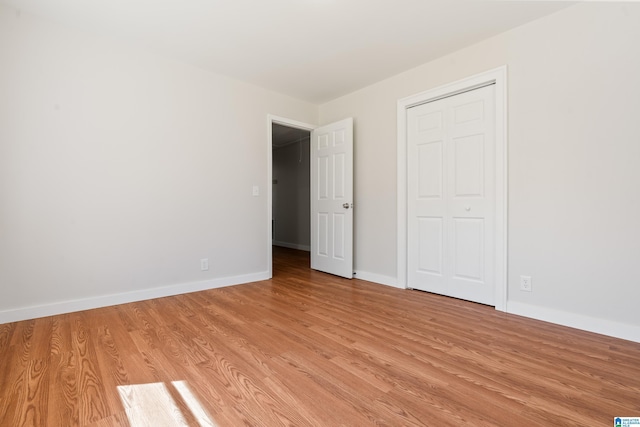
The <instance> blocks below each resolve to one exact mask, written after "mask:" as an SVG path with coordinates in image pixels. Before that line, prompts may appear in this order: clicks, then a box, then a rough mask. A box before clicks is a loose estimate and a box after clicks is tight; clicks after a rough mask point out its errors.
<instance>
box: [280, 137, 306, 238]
mask: <svg viewBox="0 0 640 427" xmlns="http://www.w3.org/2000/svg"><path fill="white" fill-rule="evenodd" d="M310 178H311V176H310V159H309V138H308V137H307V138H306V139H303V140H301V141H300V142H295V143H293V144H289V145H285V146H284V147H281V148H277V149H275V150H273V179H274V180H277V184H274V185H273V218H274V219H275V238H274V242H273V243H274V244H275V245H279V246H285V247H289V248H293V249H301V250H310V245H311V212H310V210H311V202H310V197H311V194H310V189H311V187H310Z"/></svg>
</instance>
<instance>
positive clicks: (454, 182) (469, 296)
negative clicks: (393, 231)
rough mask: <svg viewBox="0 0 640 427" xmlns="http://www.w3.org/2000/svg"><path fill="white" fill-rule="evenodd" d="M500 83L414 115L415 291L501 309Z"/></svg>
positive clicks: (411, 221)
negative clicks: (497, 295)
mask: <svg viewBox="0 0 640 427" xmlns="http://www.w3.org/2000/svg"><path fill="white" fill-rule="evenodd" d="M494 117H495V94H494V85H489V86H485V87H482V88H478V89H474V90H471V91H468V92H464V93H460V94H457V95H453V96H449V97H446V98H442V99H439V100H436V101H433V102H429V103H426V104H422V105H419V106H416V107H412V108H410V109H409V111H408V122H407V126H408V129H407V132H408V147H407V150H408V160H407V162H408V163H407V177H408V186H407V197H408V206H407V208H408V218H407V220H408V236H407V245H408V247H407V250H408V260H407V261H408V271H407V279H408V287H409V288H413V289H421V290H424V291H428V292H433V293H437V294H442V295H448V296H452V297H455V298H461V299H465V300H469V301H475V302H479V303H483V304H489V305H493V304H494V286H495V283H494V281H495V274H496V272H495V271H494V265H495V263H494V259H493V257H494V253H495V251H494V245H495V232H496V230H495V212H494V211H495V176H494V173H495V172H494V171H495V166H494V161H495V160H494V159H495V153H494V150H495V129H494V127H495V118H494Z"/></svg>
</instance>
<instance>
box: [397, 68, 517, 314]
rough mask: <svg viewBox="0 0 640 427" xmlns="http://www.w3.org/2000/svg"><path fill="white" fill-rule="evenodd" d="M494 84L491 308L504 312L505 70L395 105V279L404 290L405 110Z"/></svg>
mask: <svg viewBox="0 0 640 427" xmlns="http://www.w3.org/2000/svg"><path fill="white" fill-rule="evenodd" d="M491 83H494V84H495V108H496V111H495V120H496V123H495V144H496V146H495V156H496V158H495V195H496V201H495V204H496V205H495V215H496V219H495V221H496V223H495V225H496V227H495V233H496V234H495V258H494V259H495V266H494V268H495V287H494V289H495V298H494V303H495V308H496V310H499V311H506V309H507V231H508V230H507V179H508V176H507V67H506V66H502V67H499V68H495V69H493V70H489V71H486V72H484V73H480V74H476V75H474V76H470V77H467V78H464V79H462V80H458V81H455V82H452V83H449V84H445V85H443V86H439V87H437V88H434V89H430V90H427V91H425V92H421V93H418V94H416V95H412V96H409V97H406V98H402V99H400V100H399V101H398V105H397V123H398V140H397V144H398V145H397V162H398V164H397V171H398V175H397V179H398V181H397V182H398V189H397V191H398V197H397V213H398V224H397V236H398V240H397V254H398V255H397V275H398V286H399V287H403V288H406V287H407V259H408V258H407V257H408V249H407V215H408V211H407V137H408V135H407V110H408V109H409V108H411V107H414V106H417V105H420V104H424V103H427V102H430V101H435V100H438V99H441V98H445V97H448V96H452V95H455V94H457V93H461V92H466V91H469V90H472V89H475V88H477V87H481V86H485V85H487V84H491Z"/></svg>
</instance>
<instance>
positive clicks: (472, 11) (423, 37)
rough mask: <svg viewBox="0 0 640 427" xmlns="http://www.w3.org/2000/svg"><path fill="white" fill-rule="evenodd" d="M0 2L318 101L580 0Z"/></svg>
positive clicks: (123, 0)
mask: <svg viewBox="0 0 640 427" xmlns="http://www.w3.org/2000/svg"><path fill="white" fill-rule="evenodd" d="M0 3H1V4H5V5H8V6H10V7H12V8H15V9H17V10H19V11H20V12H27V13H33V14H36V15H40V16H43V17H45V18H47V19H50V20H53V21H57V22H59V23H62V24H64V25H67V26H71V27H75V28H78V29H81V30H85V31H90V32H93V33H97V34H99V35H102V36H105V35H106V36H109V37H114V38H116V39H119V40H121V41H125V42H126V43H128V44H135V45H137V46H140V47H142V48H144V49H149V50H151V51H154V52H156V53H160V54H162V55H168V56H171V57H173V58H176V59H179V60H182V61H185V62H188V63H191V64H194V65H196V66H199V67H202V68H205V69H208V70H211V71H214V72H216V73H219V74H224V75H228V76H231V77H235V78H237V79H240V80H244V81H248V82H251V83H254V84H257V85H259V86H262V87H265V88H268V89H272V90H274V91H277V92H280V93H284V94H287V95H290V96H292V97H295V98H299V99H302V100H306V101H310V102H313V103H318V104H320V103H323V102H326V101H329V100H331V99H334V98H336V97H339V96H342V95H345V94H347V93H350V92H352V91H354V90H357V89H359V88H362V87H365V86H367V85H369V84H372V83H375V82H377V81H380V80H382V79H385V78H387V77H391V76H393V75H395V74H398V73H400V72H402V71H405V70H407V69H409V68H412V67H415V66H417V65H420V64H422V63H425V62H428V61H430V60H432V59H435V58H437V57H439V56H442V55H444V54H446V53H449V52H452V51H454V50H457V49H460V48H462V47H464V46H467V45H470V44H473V43H475V42H477V41H479V40H482V39H484V38H487V37H490V36H492V35H495V34H498V33H500V32H503V31H506V30H508V29H510V28H514V27H516V26H519V25H521V24H523V23H526V22H529V21H532V20H534V19H537V18H539V17H541V16H544V15H547V14H549V13H553V12H554V11H556V10H559V9H561V8H563V7H566V6H568V5H570V4H573V3H572V2H563V1H535V0H534V1H488V0H0Z"/></svg>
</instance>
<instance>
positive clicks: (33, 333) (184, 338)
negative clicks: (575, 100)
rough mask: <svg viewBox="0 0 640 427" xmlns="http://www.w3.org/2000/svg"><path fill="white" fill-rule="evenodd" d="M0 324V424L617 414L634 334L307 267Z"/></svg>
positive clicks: (279, 255)
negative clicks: (616, 334)
mask: <svg viewBox="0 0 640 427" xmlns="http://www.w3.org/2000/svg"><path fill="white" fill-rule="evenodd" d="M308 265H309V260H308V254H306V253H304V252H299V251H294V250H288V249H281V248H274V278H273V279H272V280H269V281H264V282H258V283H251V284H246V285H239V286H233V287H227V288H221V289H215V290H210V291H204V292H198V293H192V294H187V295H180V296H176V297H168V298H161V299H157V300H150V301H143V302H137V303H132V304H126V305H119V306H114V307H107V308H102V309H97V310H90V311H85V312H79V313H71V314H65V315H60V316H53V317H47V318H41V319H36V320H29V321H24V322H17V323H10V324H4V325H0V426H3V427H5V426H11V427H13V426H23V425H25V426H32V425H34V426H45V425H47V426H77V425H81V426H86V425H92V426H127V425H132V426H142V425H151V426H154V427H159V426H164V425H167V426H175V425H194V426H197V425H217V426H238V425H255V426H278V425H297V426H342V425H344V426H365V425H390V426H397V425H412V426H413V425H426V426H457V425H472V426H536V425H540V426H612V425H613V417H614V416H640V344H638V343H633V342H629V341H623V340H618V339H614V338H608V337H605V336H600V335H596V334H592V333H588V332H582V331H577V330H573V329H569V328H564V327H561V326H557V325H552V324H548V323H544V322H539V321H535V320H530V319H525V318H520V317H517V316H512V315H507V314H504V313H500V312H496V311H495V310H493V308H491V307H486V306H482V305H478V304H473V303H468V302H463V301H459V300H455V299H450V298H446V297H442V296H437V295H431V294H427V293H422V292H418V291H407V290H398V289H393V288H389V287H385V286H381V285H376V284H372V283H368V282H364V281H360V280H351V281H349V280H344V279H341V278H338V277H333V276H329V275H325V274H322V273H318V272H314V271H311V270H310V269H309V268H308Z"/></svg>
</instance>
